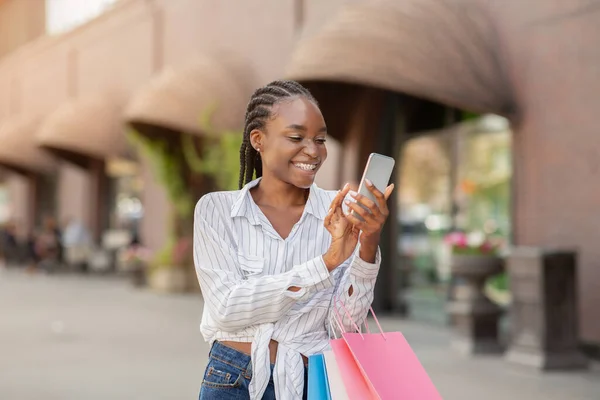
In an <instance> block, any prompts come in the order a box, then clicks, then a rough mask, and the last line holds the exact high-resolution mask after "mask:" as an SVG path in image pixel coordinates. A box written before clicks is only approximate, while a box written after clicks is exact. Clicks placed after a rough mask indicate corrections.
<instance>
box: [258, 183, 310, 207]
mask: <svg viewBox="0 0 600 400" xmlns="http://www.w3.org/2000/svg"><path fill="white" fill-rule="evenodd" d="M250 193H251V194H252V198H253V199H254V202H255V203H256V204H258V205H259V206H267V207H271V208H287V207H297V206H303V205H305V204H306V200H307V199H308V194H309V189H302V188H299V187H297V186H294V185H291V184H289V183H286V182H283V181H281V180H279V179H277V178H275V177H270V176H263V177H262V178H261V180H260V182H259V184H258V185H257V186H255V187H254V188H253V189H252V190H251V191H250Z"/></svg>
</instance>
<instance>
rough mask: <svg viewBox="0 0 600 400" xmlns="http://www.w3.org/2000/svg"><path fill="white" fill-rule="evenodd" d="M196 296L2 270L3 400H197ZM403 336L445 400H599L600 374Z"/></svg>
mask: <svg viewBox="0 0 600 400" xmlns="http://www.w3.org/2000/svg"><path fill="white" fill-rule="evenodd" d="M201 310H202V302H201V299H200V298H199V297H196V296H161V295H157V294H154V293H151V292H148V291H139V290H134V289H133V288H131V287H130V286H129V285H128V284H127V282H122V281H120V280H117V279H114V278H101V277H97V276H81V277H78V276H64V275H63V276H44V275H36V276H28V275H25V274H23V273H21V272H15V271H6V270H0V316H1V318H0V399H3V400H4V399H5V400H30V399H31V400H33V399H36V400H37V399H44V400H86V399H90V400H95V399H98V400H99V399H111V400H120V399H123V400H125V399H127V400H133V399H144V400H149V399H152V400H154V399H168V400H172V399H195V398H197V394H198V389H199V385H200V382H201V379H202V373H203V368H204V365H205V360H206V355H207V351H208V347H207V345H206V344H205V343H204V342H203V341H202V338H201V336H200V334H199V332H198V324H199V322H200V316H201ZM382 323H383V325H384V327H385V329H386V330H401V331H402V332H404V334H405V335H406V337H407V339H408V340H409V342H410V343H411V345H412V346H413V348H414V349H415V351H416V352H417V354H418V356H419V357H420V359H421V360H422V362H423V364H424V366H425V368H426V369H427V370H428V371H429V373H430V375H431V377H432V379H433V380H434V382H435V384H436V385H437V387H438V388H439V390H440V392H441V394H442V396H443V397H444V399H445V400H484V399H485V400H506V399H510V400H532V399H545V400H565V399H569V400H598V399H600V368H598V366H595V367H594V368H593V369H592V371H590V372H586V373H570V374H547V375H543V374H539V373H536V372H533V371H529V370H527V369H522V368H517V367H514V366H512V365H509V364H507V363H505V362H504V361H502V360H501V359H500V358H496V357H492V358H477V359H466V358H462V357H460V356H458V355H457V354H455V353H454V352H452V351H450V350H449V348H448V344H447V343H448V332H447V331H446V330H445V329H443V328H439V327H432V326H427V325H423V324H418V323H415V322H410V321H401V320H394V319H387V320H384V321H382Z"/></svg>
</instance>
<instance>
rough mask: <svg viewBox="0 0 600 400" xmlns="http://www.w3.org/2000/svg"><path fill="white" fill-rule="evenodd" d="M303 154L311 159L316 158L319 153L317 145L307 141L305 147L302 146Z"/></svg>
mask: <svg viewBox="0 0 600 400" xmlns="http://www.w3.org/2000/svg"><path fill="white" fill-rule="evenodd" d="M304 153H306V155H308V156H311V157H312V158H316V157H317V156H318V155H319V152H318V150H317V145H316V144H315V142H313V141H312V140H309V141H308V142H307V143H306V146H304Z"/></svg>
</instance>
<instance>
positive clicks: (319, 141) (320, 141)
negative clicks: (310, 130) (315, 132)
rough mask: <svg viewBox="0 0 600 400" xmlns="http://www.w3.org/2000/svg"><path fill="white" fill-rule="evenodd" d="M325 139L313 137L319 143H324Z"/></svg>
mask: <svg viewBox="0 0 600 400" xmlns="http://www.w3.org/2000/svg"><path fill="white" fill-rule="evenodd" d="M326 141H327V139H315V142H317V143H319V144H325V142H326Z"/></svg>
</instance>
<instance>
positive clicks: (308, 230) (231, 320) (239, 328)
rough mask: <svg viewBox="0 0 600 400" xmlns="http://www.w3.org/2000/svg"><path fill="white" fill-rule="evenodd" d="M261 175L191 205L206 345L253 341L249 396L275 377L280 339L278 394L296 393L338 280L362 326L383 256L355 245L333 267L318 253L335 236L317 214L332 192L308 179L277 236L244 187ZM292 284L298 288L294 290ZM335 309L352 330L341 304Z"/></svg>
mask: <svg viewBox="0 0 600 400" xmlns="http://www.w3.org/2000/svg"><path fill="white" fill-rule="evenodd" d="M259 181H260V178H259V179H256V180H254V181H252V182H250V183H249V184H247V185H246V186H245V187H244V188H243V189H242V190H236V191H227V192H214V193H209V194H207V195H205V196H203V197H202V198H201V199H200V200H199V201H198V203H197V205H196V208H195V212H194V263H195V266H196V273H197V276H198V281H199V283H200V287H201V289H202V293H203V297H204V312H203V315H202V322H201V324H200V331H201V333H202V335H203V337H204V339H205V340H206V341H207V342H209V343H210V344H211V345H212V343H213V342H214V341H215V340H218V341H224V340H227V341H238V342H251V343H252V354H251V357H252V371H253V376H252V379H251V382H250V398H251V399H257V400H258V399H261V398H262V395H263V393H264V391H265V389H266V387H267V385H268V382H269V379H270V376H271V366H270V358H269V341H270V340H271V339H273V340H276V341H277V342H278V343H279V345H278V350H277V358H276V362H275V366H274V370H273V380H274V384H275V395H276V397H277V398H278V399H301V398H302V392H303V386H304V364H303V361H302V357H301V355H305V356H307V357H308V356H310V355H313V354H316V353H320V352H322V351H323V350H326V349H328V348H329V333H328V327H330V326H331V325H330V324H329V318H332V314H330V312H329V311H330V309H331V300H332V296H333V292H334V290H335V288H337V290H336V298H337V299H338V300H337V301H341V302H343V303H344V305H345V307H346V309H347V311H348V313H349V314H350V315H351V316H352V318H353V319H354V321H355V322H356V323H357V324H358V325H360V324H361V323H362V321H363V320H364V319H365V318H366V314H367V311H368V308H369V306H370V304H371V302H372V300H373V288H374V286H375V280H376V278H377V273H378V272H379V264H380V257H381V255H380V251H379V250H378V251H377V256H376V262H375V264H371V263H368V262H365V261H364V260H362V259H360V257H359V256H358V250H359V249H358V248H359V247H360V245H359V246H357V249H356V251H355V253H354V255H353V256H352V257H351V258H349V259H348V260H346V262H345V263H344V264H342V265H341V266H339V267H338V268H336V269H335V270H334V271H333V272H332V273H329V271H328V270H327V267H326V266H325V263H324V261H323V258H322V255H323V254H324V253H325V252H326V251H327V249H328V247H329V244H330V242H331V235H330V234H329V232H328V231H327V230H326V229H325V227H324V225H323V222H324V219H325V217H326V215H327V212H328V209H329V207H330V205H331V201H332V200H333V198H334V197H335V195H336V193H337V192H335V191H326V190H323V189H321V188H319V187H317V185H316V184H313V185H312V186H311V189H310V195H309V197H308V200H307V203H306V206H305V208H304V212H303V213H302V217H301V218H300V220H299V221H298V222H297V223H296V224H295V225H294V227H293V228H292V231H291V233H290V234H289V236H288V237H287V238H286V239H282V238H281V236H280V235H279V234H278V233H277V232H276V231H275V229H274V228H273V227H272V225H271V223H270V222H269V220H268V219H267V218H266V216H265V215H264V214H263V213H262V211H261V210H260V208H259V207H258V206H257V205H256V203H255V202H254V200H253V199H252V196H251V195H250V193H249V189H250V188H252V187H253V186H255V185H257V184H258V182H259ZM291 286H296V287H299V288H300V290H299V291H297V292H292V291H290V290H288V288H290V287H291ZM350 286H352V289H353V290H352V295H349V288H350ZM340 316H341V317H342V323H343V325H344V327H345V328H346V329H347V330H348V331H351V330H352V326H353V325H352V323H351V322H350V320H349V319H348V318H347V316H346V315H345V313H344V312H341V313H340Z"/></svg>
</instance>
